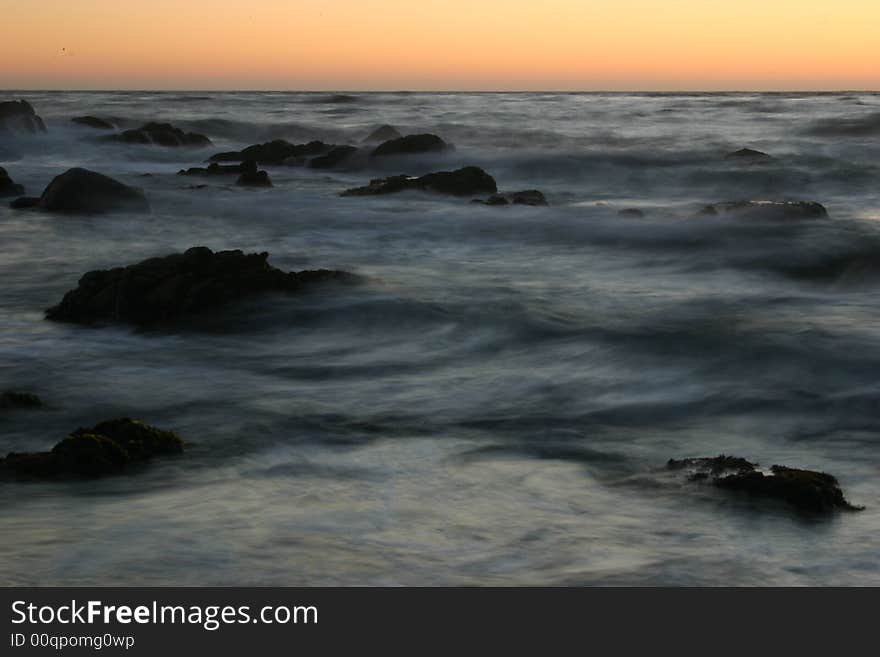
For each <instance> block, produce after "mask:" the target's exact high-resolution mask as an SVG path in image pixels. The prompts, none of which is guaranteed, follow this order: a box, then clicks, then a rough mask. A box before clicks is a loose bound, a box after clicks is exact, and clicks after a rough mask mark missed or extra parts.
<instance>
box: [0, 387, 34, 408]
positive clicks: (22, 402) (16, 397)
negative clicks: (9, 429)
mask: <svg viewBox="0 0 880 657" xmlns="http://www.w3.org/2000/svg"><path fill="white" fill-rule="evenodd" d="M42 407H43V400H42V399H40V398H39V397H37V395H35V394H33V393H31V392H15V391H13V390H7V391H5V392H2V393H0V409H12V408H42Z"/></svg>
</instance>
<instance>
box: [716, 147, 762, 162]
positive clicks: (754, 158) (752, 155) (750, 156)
mask: <svg viewBox="0 0 880 657" xmlns="http://www.w3.org/2000/svg"><path fill="white" fill-rule="evenodd" d="M724 159H725V160H739V161H741V162H767V161H768V160H772V159H773V157H772V156H770V155H767V153H762V152H761V151H756V150H753V149H751V148H741V149H739V150H738V151H734V152H733V153H728V154H727V155H725V156H724Z"/></svg>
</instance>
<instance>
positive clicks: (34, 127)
mask: <svg viewBox="0 0 880 657" xmlns="http://www.w3.org/2000/svg"><path fill="white" fill-rule="evenodd" d="M4 132H14V133H24V134H35V133H37V132H46V124H45V123H43V119H41V118H40V117H39V116H37V113H36V112H35V111H34V108H33V106H31V104H30V103H29V102H27V101H26V100H18V101H16V100H8V101H4V102H2V103H0V134H2V133H4Z"/></svg>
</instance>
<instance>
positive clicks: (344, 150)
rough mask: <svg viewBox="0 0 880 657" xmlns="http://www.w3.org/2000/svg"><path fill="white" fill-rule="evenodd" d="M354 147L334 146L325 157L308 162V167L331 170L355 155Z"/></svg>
mask: <svg viewBox="0 0 880 657" xmlns="http://www.w3.org/2000/svg"><path fill="white" fill-rule="evenodd" d="M357 151H358V149H357V148H356V147H355V146H335V147H334V148H333V149H332V150H330V152H328V153H327V154H326V155H320V156H318V157H315V158H312V159H311V160H309V166H310V167H311V168H313V169H331V168H333V167H336V166H339V165H340V164H344V163H345V162H346V160H348V159H349V158H350V157H351V156H352V155H354V154H355V153H357Z"/></svg>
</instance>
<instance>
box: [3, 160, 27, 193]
mask: <svg viewBox="0 0 880 657" xmlns="http://www.w3.org/2000/svg"><path fill="white" fill-rule="evenodd" d="M22 194H24V185H18V184H16V183H14V182H13V181H12V178H10V177H9V174H8V173H6V169H4V168H3V167H0V198H3V197H5V196H21V195H22Z"/></svg>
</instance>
